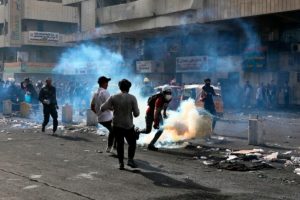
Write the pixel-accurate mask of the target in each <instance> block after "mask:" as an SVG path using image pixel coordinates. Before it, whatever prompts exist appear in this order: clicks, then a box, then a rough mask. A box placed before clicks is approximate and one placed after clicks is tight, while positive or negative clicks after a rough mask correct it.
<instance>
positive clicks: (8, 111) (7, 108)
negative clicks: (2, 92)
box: [3, 100, 12, 115]
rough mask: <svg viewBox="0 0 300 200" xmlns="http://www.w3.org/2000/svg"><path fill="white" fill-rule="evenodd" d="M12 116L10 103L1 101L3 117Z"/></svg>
mask: <svg viewBox="0 0 300 200" xmlns="http://www.w3.org/2000/svg"><path fill="white" fill-rule="evenodd" d="M11 114H12V102H11V100H4V101H3V115H11Z"/></svg>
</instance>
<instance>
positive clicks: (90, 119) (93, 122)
mask: <svg viewBox="0 0 300 200" xmlns="http://www.w3.org/2000/svg"><path fill="white" fill-rule="evenodd" d="M86 125H87V126H97V125H98V117H97V115H96V114H95V113H94V112H93V111H92V110H91V109H88V110H87V111H86Z"/></svg>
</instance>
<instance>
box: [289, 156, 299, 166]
mask: <svg viewBox="0 0 300 200" xmlns="http://www.w3.org/2000/svg"><path fill="white" fill-rule="evenodd" d="M291 160H292V161H293V163H294V164H298V165H300V157H295V156H292V157H291Z"/></svg>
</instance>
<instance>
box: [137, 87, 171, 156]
mask: <svg viewBox="0 0 300 200" xmlns="http://www.w3.org/2000/svg"><path fill="white" fill-rule="evenodd" d="M171 100H172V89H171V87H170V86H169V85H165V86H164V87H163V89H162V92H160V93H158V94H155V95H153V96H151V97H149V99H148V108H147V111H146V118H145V120H146V128H145V129H143V130H138V132H139V133H146V134H149V133H150V132H151V131H152V125H153V128H154V129H156V130H158V131H157V132H156V133H155V136H154V138H153V139H152V141H151V142H150V144H149V145H148V150H150V151H157V150H158V148H157V147H155V143H156V142H157V140H158V139H159V137H160V136H161V135H162V133H163V128H160V125H162V124H163V117H164V118H166V117H167V114H166V111H167V108H168V105H169V103H170V102H171ZM162 111H163V116H162V114H161V112H162Z"/></svg>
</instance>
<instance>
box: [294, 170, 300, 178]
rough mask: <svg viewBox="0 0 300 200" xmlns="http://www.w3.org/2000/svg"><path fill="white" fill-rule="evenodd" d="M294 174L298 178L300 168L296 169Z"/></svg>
mask: <svg viewBox="0 0 300 200" xmlns="http://www.w3.org/2000/svg"><path fill="white" fill-rule="evenodd" d="M294 173H295V174H297V175H299V176H300V168H296V169H295V170H294Z"/></svg>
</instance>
